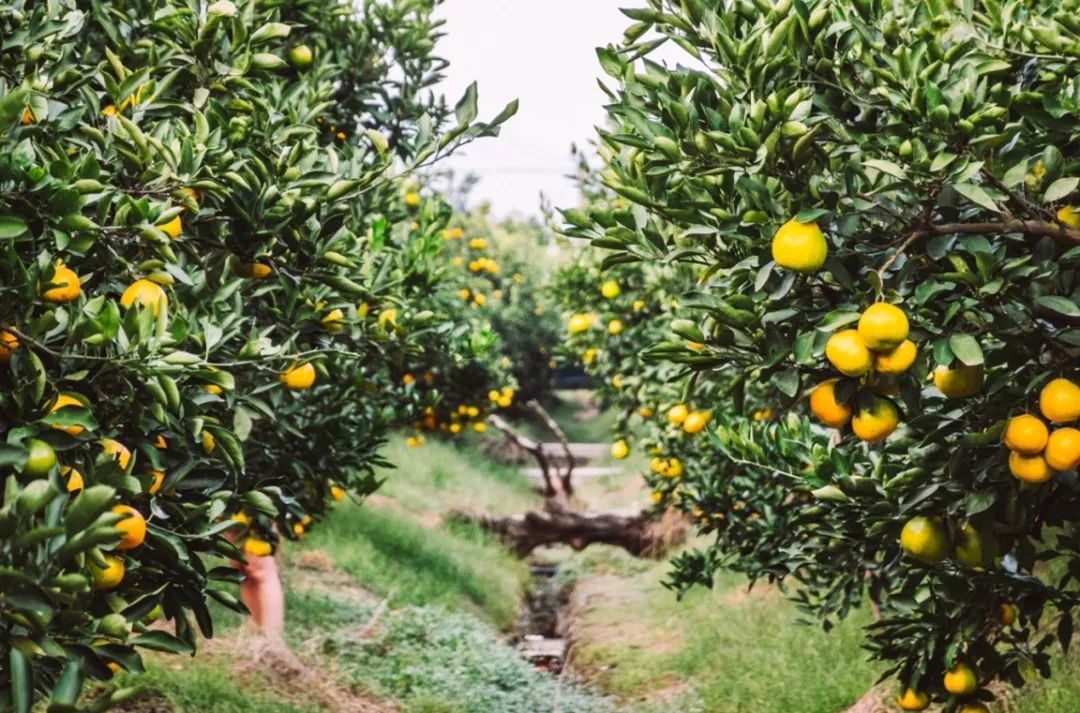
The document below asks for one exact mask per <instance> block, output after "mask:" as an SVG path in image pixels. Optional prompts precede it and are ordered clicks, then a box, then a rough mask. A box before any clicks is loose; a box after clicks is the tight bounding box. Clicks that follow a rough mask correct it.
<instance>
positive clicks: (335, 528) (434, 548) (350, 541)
mask: <svg viewBox="0 0 1080 713" xmlns="http://www.w3.org/2000/svg"><path fill="white" fill-rule="evenodd" d="M388 449H389V455H390V458H391V459H392V460H395V461H396V462H398V463H403V464H406V465H405V466H404V467H402V468H401V469H399V470H398V471H397V472H394V473H392V474H388V475H389V476H390V477H389V479H388V481H387V483H386V486H385V488H384V490H382V491H381V492H380V495H379V496H378V497H377V498H375V499H374V500H373V501H371V502H369V503H366V504H364V506H362V507H357V506H355V505H351V504H342V505H339V506H338V507H336V508H335V509H334V512H333V514H332V515H331V516H330V517H329V518H327V519H326V521H325V522H323V523H321V524H320V526H319V527H317V528H315V529H314V530H313V531H312V533H311V535H310V536H309V537H307V538H306V539H305V541H304V549H312V548H314V549H319V550H324V551H326V552H327V553H328V554H329V555H330V559H331V560H332V561H333V563H334V565H335V566H336V567H337V568H339V569H341V570H343V571H344V572H346V573H348V574H349V575H350V576H351V577H352V578H353V579H354V580H355V581H357V582H359V583H362V584H363V586H364V587H365V588H367V589H369V590H371V591H372V592H374V593H376V594H377V595H379V596H383V597H387V598H388V599H389V602H390V604H391V605H392V606H403V605H409V604H411V605H420V604H437V605H441V606H445V607H446V608H448V609H451V610H461V611H469V612H472V613H476V614H479V615H481V616H483V617H484V618H486V619H487V620H488V621H490V622H491V623H493V624H494V625H495V626H496V627H498V628H501V629H506V628H508V627H509V626H510V625H511V624H512V623H513V620H514V617H515V616H516V613H517V603H518V599H519V597H520V594H521V592H522V589H523V587H524V586H525V583H526V581H527V578H528V571H527V568H526V566H525V565H524V564H523V563H522V562H521V561H520V560H518V559H517V558H516V557H514V556H513V555H511V554H510V553H508V552H507V551H506V550H505V548H503V547H502V546H501V545H499V544H498V543H497V542H496V541H494V540H493V539H492V538H491V536H489V535H488V534H486V533H484V532H482V531H480V530H479V529H478V528H476V527H474V526H471V525H466V524H454V523H444V522H443V514H444V513H445V512H446V511H448V510H450V509H452V508H455V507H457V508H463V509H466V510H477V511H480V510H491V511H496V512H509V511H512V510H515V509H519V508H522V507H526V506H527V504H528V503H529V502H530V500H531V496H530V494H529V491H528V488H527V487H526V485H525V483H524V480H523V479H522V478H521V476H520V474H518V473H516V472H514V471H512V470H511V469H509V468H506V467H504V466H501V465H499V464H497V463H493V462H490V461H488V460H486V459H484V458H483V457H482V456H480V455H479V454H478V453H476V452H475V451H473V450H471V449H469V450H465V449H461V448H458V447H456V446H454V445H453V444H448V443H442V442H437V441H433V442H429V443H427V444H425V445H424V446H422V447H421V448H417V449H411V448H407V447H406V446H405V445H404V441H403V439H401V438H395V439H394V440H393V441H392V442H391V443H390V445H389V446H388Z"/></svg>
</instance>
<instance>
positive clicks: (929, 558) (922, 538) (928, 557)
mask: <svg viewBox="0 0 1080 713" xmlns="http://www.w3.org/2000/svg"><path fill="white" fill-rule="evenodd" d="M900 547H902V548H903V550H904V552H906V553H907V554H908V555H910V556H911V557H914V558H915V559H917V560H920V561H922V562H925V563H927V564H937V563H938V562H941V561H942V560H944V559H945V558H946V557H948V556H949V536H948V532H947V531H946V530H945V524H944V523H943V522H942V521H941V518H940V517H926V516H924V515H917V516H916V517H913V518H911V519H910V520H908V521H907V522H906V523H904V529H903V530H901V531H900Z"/></svg>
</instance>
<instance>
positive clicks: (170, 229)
mask: <svg viewBox="0 0 1080 713" xmlns="http://www.w3.org/2000/svg"><path fill="white" fill-rule="evenodd" d="M183 227H184V225H183V223H182V222H181V221H180V216H179V215H177V216H175V217H174V218H173V219H172V220H168V221H166V222H164V223H160V224H159V225H158V226H157V229H158V230H160V231H161V232H163V233H165V234H166V235H168V236H169V237H170V238H172V239H173V240H176V238H177V236H179V235H180V231H181V230H183Z"/></svg>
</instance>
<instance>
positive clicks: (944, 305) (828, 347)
mask: <svg viewBox="0 0 1080 713" xmlns="http://www.w3.org/2000/svg"><path fill="white" fill-rule="evenodd" d="M1076 9H1077V3H1076V2H1072V1H1068V2H1040V1H1036V2H1031V3H1006V4H1002V3H998V2H992V1H989V0H986V1H980V2H967V3H951V2H939V1H934V0H924V1H921V2H915V1H905V2H876V1H873V0H868V1H863V0H842V1H840V2H836V1H832V2H824V1H819V0H794V1H793V0H780V1H779V2H777V3H769V2H760V3H757V2H755V3H750V2H735V3H730V4H724V5H717V4H713V3H703V2H700V1H699V0H683V1H682V2H669V1H666V0H650V2H648V3H647V4H646V6H645V7H642V8H638V9H633V10H627V11H626V14H627V15H628V16H629V17H631V18H632V19H633V20H634V21H635V24H633V25H632V26H631V27H630V28H629V29H628V30H627V33H626V37H625V42H624V43H623V44H622V45H621V46H617V47H616V46H609V47H607V48H604V49H601V50H600V51H599V56H600V61H601V64H602V66H603V68H604V70H605V71H606V72H607V73H608V74H609V75H610V76H611V77H612V78H613V79H614V85H613V86H612V87H611V88H609V90H608V93H609V104H608V113H609V118H610V128H608V129H606V130H604V131H602V132H601V135H600V138H601V145H600V149H599V157H600V159H601V161H602V162H603V165H602V169H601V171H600V172H599V178H600V181H601V182H602V184H603V185H604V186H605V187H607V189H609V190H610V191H611V192H613V193H614V194H616V195H618V196H620V197H622V198H623V199H625V200H626V201H627V202H628V203H629V205H628V206H627V207H625V208H612V207H611V206H610V205H609V203H608V202H607V201H600V202H598V203H597V202H594V204H593V205H590V206H586V207H585V208H583V209H581V210H566V211H564V212H563V215H564V217H565V219H566V222H567V227H566V231H567V232H568V233H569V234H571V235H574V236H578V237H585V238H589V239H591V240H592V242H593V244H594V245H595V246H597V247H599V248H603V249H606V250H609V251H611V252H610V254H609V256H608V258H607V259H606V261H605V266H606V267H612V266H616V265H620V264H622V263H629V262H636V261H645V262H649V263H652V264H657V263H664V264H669V265H683V266H687V267H689V268H691V269H693V270H694V272H695V281H696V284H691V283H690V282H687V283H685V287H684V291H685V292H686V293H688V294H686V295H685V297H683V298H680V305H682V306H683V307H685V308H687V309H692V310H693V311H694V313H695V316H694V317H693V319H692V323H690V324H685V323H684V324H680V325H679V329H678V331H679V333H680V334H683V335H685V334H690V335H692V336H691V337H690V338H691V339H692V341H695V342H699V343H700V344H702V345H703V348H701V349H700V350H699V351H698V352H697V355H696V356H695V357H694V358H693V359H685V358H684V357H683V356H682V352H683V351H685V350H681V351H676V350H673V349H671V348H670V347H669V346H665V345H664V344H662V343H660V344H659V346H658V347H657V348H654V349H652V350H651V355H652V356H653V357H656V358H659V359H663V360H665V361H668V362H671V363H683V364H685V365H686V366H687V367H688V369H689V370H690V371H691V372H693V376H692V377H691V378H692V379H693V382H692V383H693V384H694V385H695V386H694V389H695V390H700V391H697V392H698V393H703V394H709V393H710V391H709V390H708V388H709V387H708V386H707V385H708V384H710V383H712V384H715V386H714V387H713V388H714V389H715V390H714V391H713V392H712V393H716V394H726V393H732V392H733V390H735V389H737V385H738V384H739V383H747V384H753V386H754V388H756V389H760V390H761V398H762V399H763V400H764V402H765V403H767V404H768V406H769V408H770V409H771V411H772V412H773V415H776V416H779V417H780V418H779V422H778V423H776V424H775V425H774V424H770V423H768V420H767V419H762V421H763V422H764V423H761V422H759V424H758V425H757V426H753V425H747V426H739V425H734V426H733V427H729V426H728V424H727V422H726V420H725V419H718V422H717V423H716V424H715V426H716V427H715V428H710V430H711V431H712V433H711V437H712V438H713V439H714V440H715V441H716V442H717V444H716V449H717V450H718V452H719V453H720V457H719V458H718V459H716V460H711V461H705V462H704V463H703V464H702V465H700V466H699V465H698V464H696V463H692V462H691V463H686V464H685V465H684V469H685V471H687V472H693V471H696V470H697V469H699V468H705V469H708V470H709V471H710V473H711V475H710V476H709V477H707V478H703V479H702V480H701V481H700V482H699V483H698V484H697V485H696V487H697V488H698V489H703V493H702V495H703V498H704V499H706V500H714V501H717V502H723V501H722V498H723V496H724V495H725V493H726V491H727V489H728V488H729V487H730V485H731V484H732V483H734V482H735V477H736V472H738V471H740V470H741V471H743V472H756V473H758V474H759V477H763V478H764V479H765V480H766V481H767V482H774V483H776V484H779V485H784V486H786V487H788V488H789V489H790V490H791V493H790V497H789V498H787V499H785V500H784V501H783V503H784V504H785V505H786V506H788V507H790V506H796V507H797V510H798V511H797V512H796V513H794V514H793V515H792V516H790V517H780V518H772V519H771V524H768V525H767V529H766V531H765V532H760V531H758V532H755V531H753V530H747V531H746V532H745V534H744V535H743V536H742V537H745V538H746V539H744V540H742V543H741V545H740V543H739V542H733V541H730V540H727V539H725V538H723V537H721V538H720V539H719V540H718V542H717V546H716V548H714V549H713V550H712V551H711V552H708V553H703V554H702V555H701V556H698V557H691V558H687V559H684V560H681V561H680V562H678V563H677V565H678V570H677V572H676V575H675V579H676V581H678V582H680V583H682V584H685V583H687V582H690V581H700V582H703V583H707V582H708V581H709V578H710V575H711V571H712V569H714V568H715V567H716V566H720V565H722V564H724V563H725V562H726V560H727V558H729V557H730V553H731V552H732V550H734V551H741V552H751V553H753V550H754V546H755V545H756V543H758V542H766V541H770V540H771V541H773V542H776V543H785V544H784V546H782V547H779V548H777V547H771V546H770V547H767V548H765V549H764V550H763V551H762V552H761V553H760V554H753V557H755V558H757V559H759V560H760V564H761V565H762V570H761V571H768V572H771V573H773V574H774V576H777V577H781V578H793V579H796V580H799V581H800V582H801V584H802V586H801V587H800V588H798V589H797V590H796V591H797V592H798V594H797V596H798V597H800V598H801V600H802V604H803V605H804V607H805V608H806V609H807V610H809V611H813V612H816V613H818V614H819V615H821V616H824V617H825V618H826V620H828V618H829V617H831V616H833V615H836V614H842V613H843V612H845V611H846V610H847V609H848V608H850V607H851V606H855V605H858V604H859V602H860V601H862V600H863V598H864V597H865V596H866V592H867V589H869V591H870V593H871V595H872V596H873V598H874V599H875V600H877V601H879V602H880V604H881V607H882V616H881V619H880V621H878V622H877V623H876V624H875V625H874V626H873V627H872V629H871V631H870V632H869V646H870V648H871V650H872V651H873V652H874V654H875V655H876V656H878V657H880V658H881V659H883V660H885V661H886V673H887V674H897V675H898V677H899V678H900V680H901V683H902V684H903V686H905V687H906V690H905V691H904V692H903V695H902V699H901V705H902V706H903V707H905V708H907V709H911V710H920V709H922V708H925V707H926V706H927V705H928V704H929V702H930V699H931V698H933V699H935V700H942V701H945V702H946V703H947V705H948V706H949V710H953V709H957V708H958V707H964V708H965V709H966V710H967V711H976V710H982V709H981V708H980V707H979V706H980V705H981V704H980V703H979V701H986V700H989V699H990V698H991V695H990V694H989V693H987V692H986V691H985V690H984V689H982V687H981V686H982V685H983V684H985V683H986V682H988V681H990V680H991V679H994V678H997V677H1002V678H1005V679H1006V680H1008V681H1009V682H1011V683H1013V684H1020V683H1022V682H1023V681H1024V680H1027V679H1030V678H1031V677H1033V676H1035V675H1038V674H1040V673H1041V674H1042V675H1049V654H1048V651H1047V649H1048V648H1049V647H1050V646H1051V645H1053V642H1054V640H1055V639H1057V640H1060V642H1061V644H1062V645H1064V646H1067V645H1068V643H1069V642H1070V640H1071V638H1072V622H1073V614H1074V612H1075V609H1076V607H1077V605H1078V604H1080V601H1078V599H1077V594H1076V592H1077V588H1076V586H1075V584H1076V582H1075V578H1076V577H1077V576H1078V575H1080V540H1078V538H1077V535H1076V532H1075V525H1076V518H1077V515H1076V513H1077V512H1080V509H1078V506H1080V490H1078V488H1077V481H1076V461H1077V460H1078V459H1080V440H1077V435H1080V432H1077V431H1076V430H1075V428H1073V427H1072V426H1071V425H1070V422H1073V421H1075V420H1076V418H1077V416H1080V389H1078V388H1077V387H1076V383H1077V381H1078V376H1080V374H1078V371H1077V363H1078V360H1077V351H1078V347H1080V331H1078V329H1077V324H1078V320H1080V306H1078V301H1080V299H1078V298H1080V281H1078V279H1077V274H1078V271H1077V262H1078V260H1080V220H1078V218H1077V212H1076V209H1075V208H1074V203H1075V202H1076V200H1077V199H1076V198H1075V195H1074V194H1075V191H1076V189H1077V187H1078V185H1080V176H1078V174H1077V170H1078V164H1077V160H1076V149H1077V141H1078V138H1080V136H1078V130H1077V125H1078V124H1077V121H1076V118H1077V114H1078V113H1080V80H1078V67H1080V59H1078V53H1077V49H1076V48H1077V47H1078V46H1080V34H1078V30H1080V27H1078V26H1077V25H1076V22H1075V20H1074V19H1073V18H1074V16H1075V12H1076ZM663 42H669V43H674V44H676V45H678V47H680V48H681V49H682V50H683V51H684V52H685V53H686V61H685V64H679V65H677V66H667V65H664V64H661V63H659V62H653V61H650V58H649V55H650V53H652V52H654V50H655V49H656V48H657V47H658V46H659V45H660V44H661V43H663ZM1070 201H1072V203H1070ZM689 293H692V294H689ZM884 305H889V306H884ZM698 335H700V337H699V336H698ZM669 338H670V337H669V336H666V337H662V338H661V339H669ZM654 343H657V342H654ZM928 374H929V375H930V377H929V380H928V377H927V375H928ZM624 378H625V377H624ZM695 402H696V405H698V406H701V407H704V408H713V410H714V411H718V412H719V411H726V410H728V409H729V406H735V411H738V410H739V409H738V406H737V404H738V403H739V402H738V401H737V400H736V402H735V404H729V402H728V401H726V400H724V399H720V400H719V401H718V402H717V403H716V405H715V407H714V405H713V404H711V403H709V402H708V401H707V400H705V401H702V400H701V399H695ZM807 402H809V403H807ZM758 408H759V409H760V408H761V407H760V406H758ZM811 411H812V412H813V413H814V414H815V416H816V417H817V418H816V419H815V423H814V425H811V424H810V423H809V422H808V420H807V417H808V415H809V413H810V412H811ZM1025 414H1026V415H1028V416H1029V418H1022V419H1019V420H1010V419H1013V417H1016V416H1020V415H1025ZM746 415H747V414H746V413H745V411H744V412H742V417H745V416H746ZM1007 425H1008V429H1006V426H1007ZM829 426H831V427H836V428H838V429H839V430H838V431H835V432H833V434H834V435H835V438H834V437H833V435H831V434H830V432H829V431H828V430H827V429H826V427H829ZM735 434H740V435H739V436H738V437H739V438H740V439H742V440H747V441H753V444H754V447H753V448H752V449H747V448H746V447H745V446H740V447H739V448H733V447H732V446H731V444H732V443H734V442H735V441H734V440H733V438H734V437H735ZM1003 434H1004V444H1003ZM751 452H756V453H757V454H758V455H757V456H756V457H750V454H751ZM750 463H752V465H751V464H750ZM736 466H738V468H737V467H736ZM732 509H734V508H732ZM763 512H764V511H763ZM761 521H762V522H765V523H770V518H769V517H762V518H761ZM709 527H711V525H710V526H709ZM770 558H771V559H770Z"/></svg>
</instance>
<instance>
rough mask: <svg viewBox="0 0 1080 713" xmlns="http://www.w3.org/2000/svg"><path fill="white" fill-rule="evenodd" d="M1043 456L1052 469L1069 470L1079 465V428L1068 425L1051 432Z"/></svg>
mask: <svg viewBox="0 0 1080 713" xmlns="http://www.w3.org/2000/svg"><path fill="white" fill-rule="evenodd" d="M1043 457H1044V458H1046V463H1047V465H1049V466H1050V467H1051V468H1053V469H1054V470H1071V469H1073V468H1075V467H1076V466H1077V465H1080V429H1076V428H1072V427H1071V426H1070V427H1067V428H1059V429H1057V430H1056V431H1054V432H1053V433H1051V434H1050V438H1048V439H1047V441H1046V450H1045V451H1044V452H1043Z"/></svg>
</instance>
